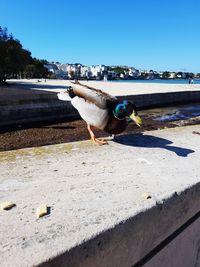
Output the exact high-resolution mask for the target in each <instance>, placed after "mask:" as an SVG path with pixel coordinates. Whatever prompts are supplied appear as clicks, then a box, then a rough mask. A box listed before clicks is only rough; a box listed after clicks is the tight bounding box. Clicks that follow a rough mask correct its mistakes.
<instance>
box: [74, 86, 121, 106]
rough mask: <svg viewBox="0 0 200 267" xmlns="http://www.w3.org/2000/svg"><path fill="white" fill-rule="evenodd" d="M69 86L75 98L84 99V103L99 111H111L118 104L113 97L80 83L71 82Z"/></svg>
mask: <svg viewBox="0 0 200 267" xmlns="http://www.w3.org/2000/svg"><path fill="white" fill-rule="evenodd" d="M71 86H72V88H73V92H74V94H75V95H76V96H79V97H81V98H84V99H85V101H88V102H91V103H93V104H95V105H96V106H98V107H99V108H101V109H112V108H113V107H114V106H115V105H116V104H117V103H118V100H117V98H116V97H115V96H112V95H109V94H107V93H105V92H103V91H101V90H98V89H95V88H92V87H90V86H87V85H84V84H81V83H80V82H71Z"/></svg>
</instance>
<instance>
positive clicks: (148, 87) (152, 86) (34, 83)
mask: <svg viewBox="0 0 200 267" xmlns="http://www.w3.org/2000/svg"><path fill="white" fill-rule="evenodd" d="M38 81H39V82H38ZM9 83H16V84H17V85H18V86H19V87H20V88H21V87H23V88H30V89H37V90H46V91H51V92H52V91H53V92H60V91H63V89H65V86H69V85H71V82H70V81H69V80H49V79H45V80H44V79H40V80H38V79H30V80H27V79H21V80H9ZM81 83H83V84H86V85H89V86H92V87H94V88H96V89H100V90H102V91H105V92H107V93H109V94H111V95H115V96H119V95H138V94H152V93H166V92H181V91H193V90H200V84H161V83H140V82H138V83H135V82H134V83H131V82H123V83H122V82H114V81H113V82H104V81H81Z"/></svg>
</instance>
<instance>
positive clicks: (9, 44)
mask: <svg viewBox="0 0 200 267" xmlns="http://www.w3.org/2000/svg"><path fill="white" fill-rule="evenodd" d="M28 73H29V74H30V77H42V75H44V76H45V75H46V74H47V70H46V68H44V64H43V61H40V60H37V59H33V58H32V57H31V52H30V51H28V50H26V49H24V48H23V47H22V45H21V43H20V41H19V40H17V39H14V37H13V35H12V34H8V30H7V28H2V27H1V26H0V84H4V83H5V81H6V80H7V79H8V78H16V77H18V76H20V77H27V76H28Z"/></svg>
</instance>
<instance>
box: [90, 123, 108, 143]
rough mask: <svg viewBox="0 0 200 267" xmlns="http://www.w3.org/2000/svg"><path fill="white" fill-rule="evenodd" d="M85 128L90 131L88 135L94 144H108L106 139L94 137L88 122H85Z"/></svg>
mask: <svg viewBox="0 0 200 267" xmlns="http://www.w3.org/2000/svg"><path fill="white" fill-rule="evenodd" d="M87 129H88V131H89V133H90V136H91V139H92V141H93V143H94V144H95V145H105V144H108V142H107V141H105V140H103V139H98V138H96V137H95V135H94V133H93V131H92V130H91V127H90V125H89V124H87Z"/></svg>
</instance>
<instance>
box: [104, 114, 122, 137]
mask: <svg viewBox="0 0 200 267" xmlns="http://www.w3.org/2000/svg"><path fill="white" fill-rule="evenodd" d="M126 127H127V121H126V119H124V120H118V119H116V118H114V117H112V118H111V119H110V120H109V121H108V123H107V125H106V127H105V128H104V131H105V132H107V133H110V134H120V133H122V132H123V131H124V130H125V129H126Z"/></svg>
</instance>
